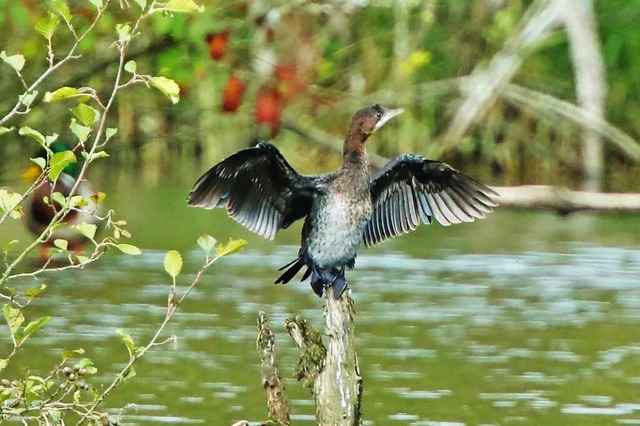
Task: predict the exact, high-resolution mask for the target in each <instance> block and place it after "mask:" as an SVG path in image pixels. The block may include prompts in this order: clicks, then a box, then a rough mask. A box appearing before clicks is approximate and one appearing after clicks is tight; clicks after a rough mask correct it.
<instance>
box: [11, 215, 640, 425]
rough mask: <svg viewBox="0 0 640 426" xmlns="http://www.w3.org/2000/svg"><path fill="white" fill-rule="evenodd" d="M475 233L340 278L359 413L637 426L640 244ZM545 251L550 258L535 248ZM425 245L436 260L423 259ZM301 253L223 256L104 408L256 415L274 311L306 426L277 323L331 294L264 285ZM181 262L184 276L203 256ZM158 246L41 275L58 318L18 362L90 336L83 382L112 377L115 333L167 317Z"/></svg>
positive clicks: (47, 304)
mask: <svg viewBox="0 0 640 426" xmlns="http://www.w3.org/2000/svg"><path fill="white" fill-rule="evenodd" d="M523 218H526V219H527V222H529V219H531V216H527V215H520V214H513V215H506V216H503V217H502V220H501V221H500V224H501V227H502V228H503V229H504V227H505V226H506V227H507V228H508V227H509V226H513V227H517V224H516V222H520V221H522V219H523ZM483 223H487V224H485V225H482V226H485V227H487V226H489V227H490V226H491V225H490V224H488V223H489V221H486V222H483ZM510 223H511V225H509V224H510ZM472 226H481V225H479V224H473V225H472ZM434 229H435V228H434ZM452 229H453V228H452ZM474 229H476V228H473V227H468V228H467V229H466V230H463V231H459V232H460V233H456V232H458V231H456V232H453V233H452V234H451V239H449V240H446V242H443V241H444V240H442V241H439V240H438V239H437V238H439V237H441V236H443V235H447V234H446V232H449V231H448V230H446V231H443V230H442V229H440V230H437V231H424V233H420V232H421V231H420V232H418V233H417V235H413V234H412V235H413V236H408V237H405V238H407V241H406V242H403V243H401V244H400V245H397V244H396V245H394V244H391V245H390V246H389V247H386V248H385V247H384V246H383V247H381V248H380V249H377V250H375V251H373V252H367V251H363V253H362V255H361V256H360V257H359V258H358V262H357V269H356V270H354V271H352V272H351V273H350V274H349V275H348V278H349V281H350V283H351V288H352V290H353V298H354V299H355V303H356V311H357V315H356V336H357V345H358V351H359V356H360V364H361V368H362V373H363V376H364V389H365V394H364V415H365V418H366V422H365V424H369V425H374V424H375V425H387V424H390V425H395V424H397V425H475V424H494V425H495V424H532V425H538V424H557V425H562V424H576V425H583V424H640V324H639V323H638V322H639V320H640V280H639V277H640V250H639V249H638V248H636V247H633V246H629V247H615V246H609V245H605V244H599V243H596V242H576V241H566V242H559V241H546V240H545V238H546V237H544V236H542V237H540V236H538V238H537V239H536V238H533V240H532V241H529V242H527V243H526V244H524V246H525V248H526V247H529V249H513V248H512V249H508V250H501V248H500V246H499V245H496V244H495V242H492V243H491V244H490V245H489V244H487V245H486V247H485V249H484V250H482V249H478V242H475V243H463V242H462V241H466V240H470V239H473V238H484V239H486V240H487V241H489V239H490V236H491V235H493V234H494V233H495V232H496V231H495V229H496V228H495V224H494V225H493V228H491V229H489V230H488V229H486V228H485V229H480V228H477V233H474V232H473V231H474ZM556 231H557V229H556ZM230 232H233V230H232V231H230ZM553 235H556V236H557V235H558V233H557V232H556V233H555V234H553ZM560 235H564V234H563V232H560ZM430 236H433V237H434V238H436V240H435V241H434V240H432V239H429V237H430ZM510 236H511V238H517V234H514V233H511V234H510ZM291 238H293V239H294V240H295V236H294V237H286V236H285V237H284V239H285V240H287V239H291ZM502 238H504V236H503V237H502ZM527 238H531V236H530V235H529V237H527ZM426 239H429V241H430V242H429V243H425V247H416V244H419V243H421V242H424V241H426ZM401 240H402V239H400V241H401ZM492 241H493V240H492ZM498 241H500V238H498ZM438 244H441V247H438ZM469 244H471V245H469ZM551 244H554V247H556V250H555V251H550V250H537V249H531V247H536V246H540V247H549V245H551ZM256 245H257V247H256ZM265 247H266V248H265ZM422 250H424V251H425V253H426V255H428V257H429V258H428V259H427V258H420V257H418V256H417V255H416V252H420V251H422ZM296 251H297V248H296V247H295V246H289V245H285V246H278V247H274V246H260V244H259V243H257V244H250V245H249V249H248V250H246V251H245V252H243V253H242V254H239V255H235V256H231V257H228V258H225V259H224V260H223V261H221V262H219V263H218V264H216V265H214V267H213V268H212V269H211V270H210V271H209V272H208V273H207V275H206V277H205V279H204V280H203V281H202V282H201V283H200V284H199V285H198V286H197V287H196V290H195V291H194V293H193V294H192V295H191V296H190V297H189V298H188V300H187V301H186V302H185V303H184V304H183V306H181V309H180V311H179V313H178V314H177V315H176V317H175V320H174V321H173V322H172V323H171V325H170V327H169V329H168V330H167V333H166V335H167V336H170V335H172V334H175V335H176V336H177V337H178V345H177V347H174V346H173V345H165V346H161V347H158V348H156V349H155V350H153V351H152V352H151V353H150V354H149V355H148V356H147V357H145V358H144V360H143V361H142V362H141V364H140V365H139V366H138V369H137V375H138V377H136V378H134V379H132V380H131V381H129V382H127V383H126V384H125V385H124V386H122V387H121V388H119V389H118V390H117V391H116V392H115V393H114V394H113V396H112V397H111V398H110V399H109V400H108V406H109V407H114V409H117V408H119V407H121V406H123V405H124V404H126V403H133V404H134V405H131V406H130V407H128V408H127V409H126V410H125V418H124V419H125V422H126V424H162V423H175V424H191V423H194V424H207V425H209V424H211V425H228V424H231V423H232V422H234V421H237V420H239V419H249V420H254V421H255V420H264V418H265V414H266V410H265V399H264V395H263V390H262V389H261V386H260V373H259V365H258V360H259V358H258V354H257V352H256V350H255V339H256V328H255V323H256V318H257V312H258V311H260V310H264V311H266V312H267V314H268V317H269V319H270V321H271V323H272V325H273V328H274V331H275V332H276V333H277V344H278V347H277V350H278V357H279V358H278V361H279V364H280V366H281V373H282V374H283V376H285V378H286V385H287V392H288V397H289V399H290V402H291V406H292V413H293V416H292V418H293V421H294V424H313V423H314V416H313V413H314V407H313V405H312V402H311V398H310V395H309V393H308V391H307V390H305V389H302V388H301V385H300V384H298V383H297V382H295V380H293V379H291V376H292V374H293V366H294V365H295V362H296V357H297V353H296V350H295V348H294V345H293V343H292V342H291V341H290V340H289V338H288V335H286V332H285V331H284V328H283V322H284V320H285V318H286V317H288V316H292V315H296V314H302V315H304V316H305V317H307V318H308V319H309V320H310V321H311V322H312V323H313V324H315V325H316V326H318V327H321V326H322V324H323V318H322V300H321V299H319V298H317V297H315V296H314V295H313V293H312V292H311V289H310V288H309V287H308V284H307V283H303V284H299V283H295V284H290V285H287V286H274V285H273V284H271V283H272V282H273V278H275V276H276V271H275V269H276V268H277V267H279V266H281V265H283V264H285V263H287V262H288V261H289V260H290V259H291V257H292V255H293V254H294V253H295V252H296ZM183 255H184V257H185V260H186V262H187V265H186V266H185V273H184V276H183V277H182V278H181V281H180V282H181V284H182V285H183V286H184V285H186V283H187V282H188V281H190V279H191V278H192V277H193V274H194V272H195V271H196V270H197V267H198V266H197V265H198V264H199V262H200V261H201V254H200V253H199V252H198V251H196V250H183ZM163 257H164V251H154V250H145V252H144V254H143V255H142V256H140V257H126V256H116V255H109V256H107V258H106V259H104V261H103V262H101V263H100V264H99V265H96V266H95V267H91V268H89V269H87V270H86V271H82V272H81V273H77V272H68V273H61V274H58V275H56V276H52V277H50V278H48V279H47V280H46V282H47V283H48V284H49V289H48V290H47V293H46V295H45V296H42V297H39V298H38V299H36V301H35V302H34V305H33V306H32V307H31V308H30V309H32V311H30V312H29V314H30V315H33V316H36V315H42V314H48V315H51V316H52V317H53V320H52V321H51V322H50V323H49V324H47V326H46V329H45V330H43V332H42V333H39V334H38V335H36V336H35V337H34V338H33V340H32V341H31V342H30V343H29V345H28V346H27V348H25V350H24V351H25V353H26V354H30V355H27V356H26V357H22V358H19V359H18V360H17V362H16V364H15V365H12V368H13V371H15V370H16V369H18V368H20V366H26V365H29V366H30V367H31V368H32V369H35V368H43V369H46V368H47V367H50V366H51V365H52V364H53V362H55V361H56V360H57V359H59V357H60V354H61V352H62V351H63V350H66V349H71V348H77V347H82V348H84V349H85V350H86V355H87V356H88V357H90V358H92V359H93V360H94V361H95V362H96V364H97V366H98V367H99V369H100V372H99V374H98V376H97V377H96V378H95V379H93V380H92V381H91V383H92V384H93V385H96V386H99V385H101V384H103V383H106V382H107V381H108V380H110V379H111V378H112V377H113V374H114V373H115V372H116V371H117V369H118V368H121V367H122V366H123V365H124V362H125V361H126V359H127V356H126V350H125V349H124V347H123V345H122V344H121V343H120V342H119V338H118V337H116V336H115V334H114V332H115V330H116V329H118V328H124V329H125V330H127V331H128V332H129V333H130V334H131V335H132V336H133V337H134V339H135V340H136V343H137V344H142V343H144V342H145V340H146V339H148V338H149V337H150V336H151V335H152V334H153V332H154V331H155V329H156V327H157V326H158V324H159V323H160V322H161V320H162V319H163V317H164V312H165V306H166V300H167V295H168V291H169V279H168V276H166V274H165V273H164V272H163V269H162V260H163ZM425 257H426V256H425ZM3 340H4V342H3V345H5V344H6V340H5V339H3ZM101 366H104V367H103V368H102V369H101V368H100V367H101ZM104 368H106V371H105V369H104ZM114 412H115V411H114Z"/></svg>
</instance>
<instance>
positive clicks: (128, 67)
mask: <svg viewBox="0 0 640 426" xmlns="http://www.w3.org/2000/svg"><path fill="white" fill-rule="evenodd" d="M137 68H138V65H137V64H136V61H128V62H127V63H126V64H124V70H125V71H126V72H130V73H131V74H135V73H136V69H137Z"/></svg>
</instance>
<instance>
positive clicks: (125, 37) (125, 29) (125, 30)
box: [116, 24, 131, 43]
mask: <svg viewBox="0 0 640 426" xmlns="http://www.w3.org/2000/svg"><path fill="white" fill-rule="evenodd" d="M116 33H117V34H118V40H120V42H121V43H128V42H129V41H130V40H131V25H129V24H117V25H116Z"/></svg>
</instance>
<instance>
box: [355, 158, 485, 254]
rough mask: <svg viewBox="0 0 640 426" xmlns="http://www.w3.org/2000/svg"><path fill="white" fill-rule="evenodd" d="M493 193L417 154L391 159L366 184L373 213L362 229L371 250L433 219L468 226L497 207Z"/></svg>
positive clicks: (443, 223)
mask: <svg viewBox="0 0 640 426" xmlns="http://www.w3.org/2000/svg"><path fill="white" fill-rule="evenodd" d="M497 196H498V194H497V193H496V192H495V191H493V190H492V189H490V188H488V187H486V186H485V185H483V184H481V183H480V182H478V181H476V180H475V179H472V178H470V177H469V176H466V175H464V174H462V173H460V172H459V171H458V170H456V169H454V168H453V167H451V166H449V165H447V164H445V163H442V162H439V161H432V160H427V159H424V158H422V157H420V156H418V155H401V156H399V157H396V158H394V159H393V160H392V161H390V162H389V163H388V164H387V165H386V166H385V167H384V168H383V169H381V170H380V171H379V172H378V173H377V174H376V176H374V178H373V179H372V181H371V197H372V201H373V213H372V216H371V219H370V220H369V222H368V223H367V227H366V228H365V231H364V243H365V245H366V246H368V247H370V246H373V245H375V244H378V243H380V242H382V241H384V240H387V239H389V238H393V237H396V236H398V235H401V234H404V233H406V232H409V231H412V230H414V229H416V228H417V227H418V225H419V224H420V223H424V224H430V223H431V221H432V218H434V217H435V219H436V220H437V221H438V222H440V223H441V224H442V225H445V226H446V225H451V224H452V223H461V222H473V221H474V220H475V219H479V218H483V217H484V215H485V213H489V212H491V211H493V210H492V208H493V207H496V206H497V205H498V203H497V202H496V201H495V199H494V198H493V197H497Z"/></svg>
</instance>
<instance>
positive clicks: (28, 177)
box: [22, 164, 42, 183]
mask: <svg viewBox="0 0 640 426" xmlns="http://www.w3.org/2000/svg"><path fill="white" fill-rule="evenodd" d="M41 173H42V169H41V168H40V167H38V166H37V165H35V164H32V165H31V166H29V168H28V169H27V170H25V172H24V173H23V174H22V180H23V181H25V182H29V183H32V182H35V181H36V179H38V177H39V176H40V174H41Z"/></svg>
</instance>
